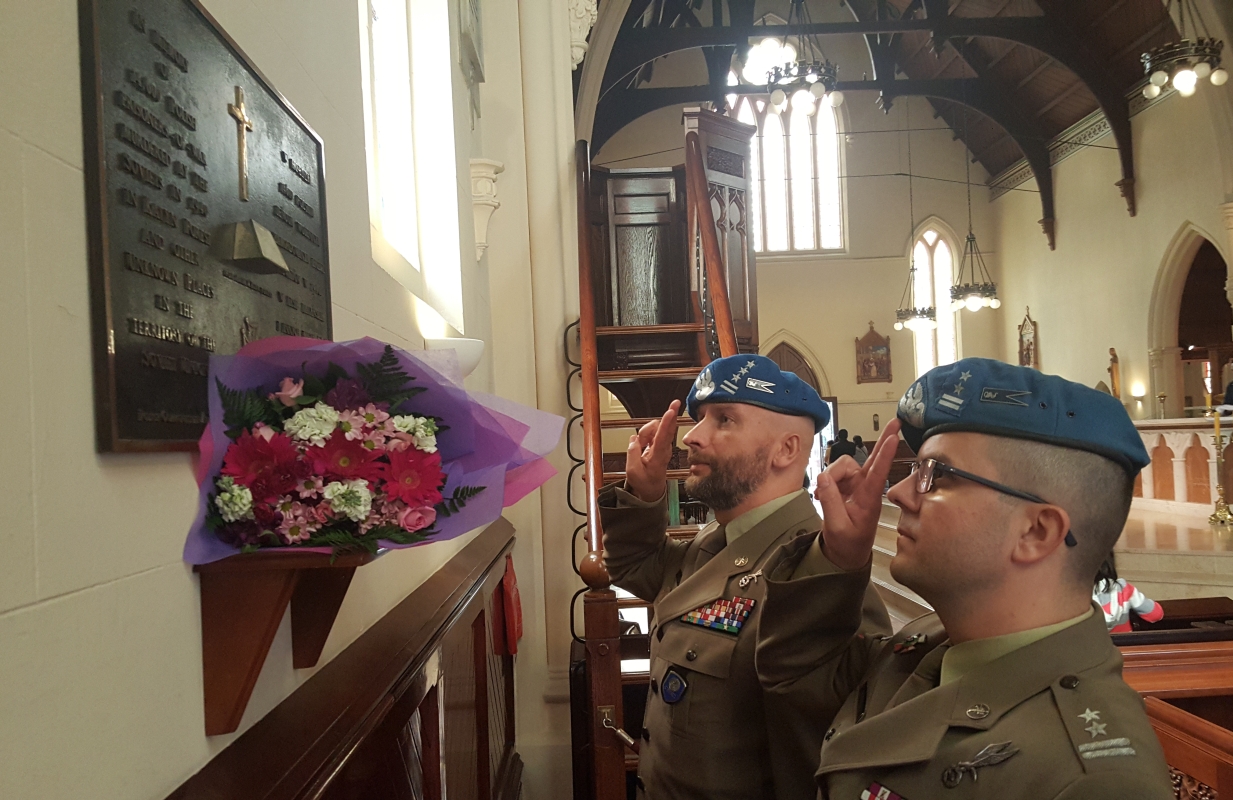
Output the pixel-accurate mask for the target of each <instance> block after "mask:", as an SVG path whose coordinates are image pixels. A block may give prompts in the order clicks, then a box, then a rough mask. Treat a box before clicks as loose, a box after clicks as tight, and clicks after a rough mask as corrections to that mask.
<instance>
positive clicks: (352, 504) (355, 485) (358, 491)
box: [321, 478, 372, 522]
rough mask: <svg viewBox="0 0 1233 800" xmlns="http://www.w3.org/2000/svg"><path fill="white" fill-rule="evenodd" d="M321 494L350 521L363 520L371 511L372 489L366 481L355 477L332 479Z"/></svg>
mask: <svg viewBox="0 0 1233 800" xmlns="http://www.w3.org/2000/svg"><path fill="white" fill-rule="evenodd" d="M321 494H322V495H323V496H324V497H325V499H326V500H329V501H330V507H331V508H333V509H334V511H335V512H337V513H339V514H342V515H343V516H344V517H346V518H347V519H349V520H351V521H352V522H363V521H364V520H365V519H366V518H367V517H368V513H369V512H370V511H372V490H371V489H369V488H368V481H365V480H362V479H359V478H357V479H356V480H351V481H344V482H340V481H333V482H332V483H328V484H326V486H325V489H323V490H322V492H321Z"/></svg>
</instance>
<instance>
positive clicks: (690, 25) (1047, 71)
mask: <svg viewBox="0 0 1233 800" xmlns="http://www.w3.org/2000/svg"><path fill="white" fill-rule="evenodd" d="M829 1H830V0H828V2H829ZM813 5H815V6H816V5H817V3H816V2H815V3H813ZM843 5H844V7H845V9H846V13H845V16H847V17H848V19H847V20H845V21H842V22H833V21H832V22H822V23H814V24H813V25H812V26H811V28H810V29H811V30H812V31H813V32H814V33H817V34H819V35H820V36H825V37H830V36H837V35H851V36H860V37H863V38H864V40H865V44H866V46H867V49H868V52H869V58H870V63H869V70H868V73H867V76H866V77H867V78H868V79H867V80H863V81H841V82H840V84H839V87H838V88H840V89H841V90H843V91H844V92H845V93H848V94H850V97H851V101H852V102H877V103H878V104H879V105H880V106H881V107H882V108H884V109H885V110H888V111H889V109H890V107H891V106H892V105H893V103H894V101H895V99H896V98H898V97H905V96H923V97H926V98H928V100H929V102H930V103H931V104H932V105H933V107H934V110H935V112H936V113H937V115H938V116H939V117H941V118H942V119H944V120H945V121H946V122H947V123H948V124H949V125H950V127H951V128H952V130H953V131H954V132H955V135H956V138H962V139H963V140H964V141H965V142H966V144H967V145H968V148H969V149H970V151H971V152H972V154H973V158H974V160H975V161H979V162H980V163H981V164H982V165H983V166H984V168H985V169H986V170H987V171H988V172H989V174H990V175H995V176H996V175H998V174H999V173H1002V172H1004V171H1005V170H1007V169H1008V168H1010V167H1012V166H1014V165H1015V164H1016V163H1018V162H1020V161H1021V160H1026V161H1027V164H1028V165H1029V167H1030V169H1031V172H1032V174H1033V176H1034V177H1035V178H1036V183H1037V186H1038V188H1039V190H1040V193H1041V216H1042V219H1041V224H1042V227H1043V229H1044V231H1045V234H1046V235H1047V236H1048V237H1049V242H1050V246H1052V245H1053V223H1054V220H1053V180H1052V170H1051V163H1052V162H1051V159H1052V156H1051V153H1050V145H1051V144H1054V143H1056V140H1057V139H1058V136H1059V134H1061V133H1062V132H1064V131H1066V130H1067V129H1068V128H1070V127H1071V126H1073V125H1074V124H1075V123H1077V122H1079V121H1080V120H1082V119H1084V118H1085V117H1087V116H1088V115H1090V114H1092V112H1094V111H1097V110H1098V109H1099V110H1101V111H1103V112H1104V116H1105V118H1106V120H1107V123H1108V126H1109V130H1110V132H1111V133H1112V134H1113V140H1114V142H1115V143H1116V146H1117V149H1118V151H1119V156H1120V160H1121V167H1122V179H1121V180H1120V181H1119V182H1118V187H1119V188H1120V189H1121V192H1122V195H1123V197H1125V198H1126V202H1127V207H1128V210H1129V212H1130V213H1131V214H1132V215H1133V214H1134V213H1135V206H1134V159H1133V152H1132V142H1131V136H1130V107H1129V104H1128V102H1127V95H1128V93H1132V92H1133V91H1134V90H1135V88H1136V85H1137V84H1138V83H1139V82H1140V81H1142V79H1143V68H1142V65H1141V64H1140V62H1139V56H1140V54H1141V53H1143V52H1145V51H1146V50H1149V49H1151V48H1152V47H1154V46H1155V45H1157V44H1161V43H1163V42H1166V41H1170V40H1172V39H1176V38H1177V37H1178V34H1177V31H1176V29H1175V27H1174V25H1173V22H1172V20H1170V19H1169V17H1168V16H1167V15H1166V14H1165V9H1164V4H1163V3H1162V2H1161V0H844V2H843ZM759 10H760V11H761V10H773V11H776V12H777V13H779V14H780V15H781V16H786V15H787V0H784V7H783V8H782V9H762V8H760V9H759ZM601 11H602V6H601ZM754 13H755V11H754V0H632V2H631V3H630V6H629V9H628V11H627V13H626V15H625V19H624V22H623V25H622V28H621V31H620V33H619V34H618V36H617V39H616V42H615V44H614V46H613V49H612V52H611V55H610V56H609V59H608V63H607V65H606V67H605V70H604V78H603V82H602V89H601V94H600V99H599V103H598V106H597V107H596V110H595V125H594V130H593V132H592V137H591V140H592V145H593V147H594V149H595V150H596V151H597V150H598V149H599V147H600V146H602V144H603V142H605V141H606V140H607V139H608V138H610V137H611V136H612V135H613V134H614V133H616V131H618V130H620V129H621V128H622V127H624V126H625V125H627V124H629V123H630V122H632V121H633V120H634V119H637V118H638V117H640V116H642V115H643V114H646V113H648V112H649V111H653V110H655V109H657V108H663V107H666V106H671V105H678V104H681V103H697V102H705V101H714V102H716V105H717V106H719V107H722V103H723V99H722V98H723V95H724V94H725V93H726V92H731V91H733V89H732V88H730V87H728V86H726V78H727V74H728V70H729V68H730V65H731V63H732V58H733V55H734V54H737V55H743V50H744V48H747V47H748V46H749V43H750V41H751V39H755V40H756V39H759V38H762V37H765V36H767V35H768V34H769V35H782V34H784V33H786V32H787V29H786V28H784V27H782V26H774V25H762V24H759V25H755V20H754ZM694 49H698V50H700V51H701V53H702V55H703V56H704V58H705V60H706V65H707V73H708V81H707V82H706V83H705V84H699V85H696V86H672V87H650V86H648V85H647V82H648V81H649V79H650V77H651V75H652V70H653V69H654V66H655V63H656V62H657V61H658V60H659V59H662V58H664V57H665V56H667V55H669V54H672V53H677V52H681V51H686V50H694ZM849 72H852V70H849ZM758 90H759V89H758V87H746V89H745V91H758ZM738 91H740V90H738ZM875 93H876V94H875ZM965 109H966V113H965Z"/></svg>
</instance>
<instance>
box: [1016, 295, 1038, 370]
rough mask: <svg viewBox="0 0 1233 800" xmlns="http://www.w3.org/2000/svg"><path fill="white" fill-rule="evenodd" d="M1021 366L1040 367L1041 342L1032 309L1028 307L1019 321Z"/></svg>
mask: <svg viewBox="0 0 1233 800" xmlns="http://www.w3.org/2000/svg"><path fill="white" fill-rule="evenodd" d="M1019 366H1021V367H1031V368H1032V369H1040V342H1039V339H1038V338H1037V328H1036V321H1035V320H1034V319H1032V309H1030V308H1026V309H1025V311H1024V313H1023V322H1021V323H1019Z"/></svg>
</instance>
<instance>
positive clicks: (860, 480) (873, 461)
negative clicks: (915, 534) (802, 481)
mask: <svg viewBox="0 0 1233 800" xmlns="http://www.w3.org/2000/svg"><path fill="white" fill-rule="evenodd" d="M899 428H900V423H899V420H897V419H896V420H891V422H890V423H889V424H888V425H887V426H886V428H885V430H883V431H882V435H881V437H879V438H878V443H877V444H876V445H874V448H873V453H871V454H870V455H869V459H868V460H867V461H866V462H865V466H863V467H862V466H858V465H857V463H856V459H854V458H852V457H851V456H844V457H843V458H840V459H839V460H838V461H836V462H835V463H834V464H831V465H830V467H829V468H828V469H827V470H826V471H825V472H823V473H822V474H821V475H819V476H818V488H817V489H816V490H815V491H814V497H815V498H817V500H818V502H819V503H821V504H822V514H823V518H824V521H823V526H822V552H823V553H824V554H825V555H826V557H827V558H828V559H829V560H830V561H831V563H832V564H834V565H835V566H837V567H839V568H840V569H845V570H849V571H850V570H857V569H860V568H862V567H864V566H865V565H866V564H868V563H869V555H870V553H872V552H873V540H874V537H875V536H876V535H877V531H878V518H879V517H880V516H881V514H882V489H883V487H885V486H886V478H887V476H888V475H890V468H891V462H892V461H894V459H895V450H896V448H897V447H898V443H899Z"/></svg>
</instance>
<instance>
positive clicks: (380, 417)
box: [360, 403, 390, 427]
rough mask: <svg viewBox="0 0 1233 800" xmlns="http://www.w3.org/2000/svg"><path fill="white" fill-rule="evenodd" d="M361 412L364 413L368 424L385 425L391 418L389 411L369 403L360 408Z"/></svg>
mask: <svg viewBox="0 0 1233 800" xmlns="http://www.w3.org/2000/svg"><path fill="white" fill-rule="evenodd" d="M360 413H361V414H363V415H364V422H365V423H366V424H368V425H374V426H378V427H380V426H383V425H384V424H385V421H386V420H387V419H389V418H390V415H389V412H388V411H386V410H385V409H383V408H378V407H377V406H375V405H373V404H372V403H369V404H368V405H366V406H364V407H363V408H361V409H360Z"/></svg>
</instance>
